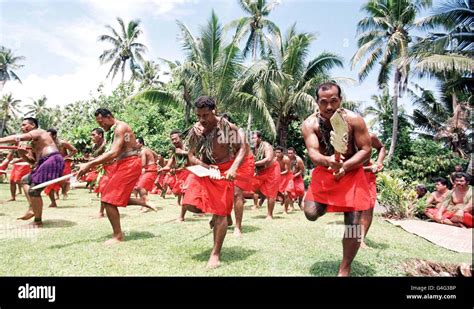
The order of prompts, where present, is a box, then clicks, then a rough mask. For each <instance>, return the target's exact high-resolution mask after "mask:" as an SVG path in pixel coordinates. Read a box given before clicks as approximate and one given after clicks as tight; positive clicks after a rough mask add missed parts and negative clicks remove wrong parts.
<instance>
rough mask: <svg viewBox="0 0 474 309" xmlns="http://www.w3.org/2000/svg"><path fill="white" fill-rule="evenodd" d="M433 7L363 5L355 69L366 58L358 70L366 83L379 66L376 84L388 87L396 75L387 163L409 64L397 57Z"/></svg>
mask: <svg viewBox="0 0 474 309" xmlns="http://www.w3.org/2000/svg"><path fill="white" fill-rule="evenodd" d="M430 6H431V0H369V1H368V2H367V3H365V4H364V5H363V6H362V9H363V11H365V13H366V14H367V15H368V16H367V17H365V18H363V19H362V20H360V21H359V23H358V25H357V33H358V42H357V44H358V46H359V49H358V50H357V52H356V53H355V54H354V56H353V57H352V59H351V61H352V68H354V67H355V66H356V65H357V64H358V63H360V62H361V61H362V59H363V58H366V59H365V61H364V63H363V64H362V66H361V68H360V70H359V74H358V75H359V80H360V81H363V80H364V79H365V78H366V77H367V75H368V74H369V73H370V71H372V69H373V68H374V65H375V64H379V65H380V69H379V72H378V80H377V83H378V85H379V87H380V88H383V87H384V86H386V85H387V83H388V81H389V79H390V75H391V74H393V96H392V106H393V107H392V110H393V125H392V128H393V132H392V138H391V143H390V150H389V153H388V156H387V160H390V159H391V158H392V157H393V154H394V152H395V147H396V143H397V132H398V130H397V128H398V98H399V97H400V96H401V95H402V93H403V91H404V90H405V89H406V86H407V81H408V73H409V69H410V66H409V63H397V62H396V60H397V59H398V58H405V57H407V56H408V49H409V44H410V42H411V41H412V40H413V38H414V35H413V34H412V33H411V31H412V30H413V29H414V28H416V26H417V24H416V21H415V19H416V17H417V15H418V14H419V13H420V12H421V11H422V10H423V9H426V8H428V7H430Z"/></svg>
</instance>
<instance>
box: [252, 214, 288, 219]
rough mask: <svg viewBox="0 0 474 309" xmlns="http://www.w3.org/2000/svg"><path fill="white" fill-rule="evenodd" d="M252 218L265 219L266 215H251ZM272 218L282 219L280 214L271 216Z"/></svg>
mask: <svg viewBox="0 0 474 309" xmlns="http://www.w3.org/2000/svg"><path fill="white" fill-rule="evenodd" d="M251 218H252V219H266V218H267V216H266V215H258V216H253V217H251ZM273 219H283V217H281V216H275V215H274V216H273Z"/></svg>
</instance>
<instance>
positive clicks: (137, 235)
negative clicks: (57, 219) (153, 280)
mask: <svg viewBox="0 0 474 309" xmlns="http://www.w3.org/2000/svg"><path fill="white" fill-rule="evenodd" d="M155 237H159V236H157V235H155V234H153V233H150V232H135V231H132V232H129V233H126V234H125V241H126V242H127V241H134V240H140V239H149V238H155ZM110 238H111V235H110V234H109V235H107V236H102V237H99V238H94V239H84V240H78V241H73V242H70V243H67V244H59V245H54V246H50V247H49V249H62V248H65V247H70V246H74V245H78V244H85V243H103V242H105V241H106V240H109V239H110Z"/></svg>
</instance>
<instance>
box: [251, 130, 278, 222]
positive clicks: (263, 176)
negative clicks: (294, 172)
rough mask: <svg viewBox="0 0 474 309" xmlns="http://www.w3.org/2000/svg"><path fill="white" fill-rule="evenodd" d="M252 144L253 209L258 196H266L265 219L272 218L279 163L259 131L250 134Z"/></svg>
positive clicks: (255, 206)
mask: <svg viewBox="0 0 474 309" xmlns="http://www.w3.org/2000/svg"><path fill="white" fill-rule="evenodd" d="M252 140H253V144H254V149H253V151H254V153H253V154H254V156H255V169H256V175H255V177H254V178H255V181H254V189H253V191H254V192H255V193H256V194H255V195H254V199H253V200H254V206H253V209H256V208H258V197H259V195H263V196H265V197H266V198H267V201H268V202H267V204H268V208H267V219H268V220H271V219H273V209H274V208H275V202H276V198H277V195H278V189H279V181H280V164H278V162H276V161H275V160H274V152H273V147H272V145H270V144H269V143H268V142H265V141H263V140H262V133H261V132H258V131H257V132H254V133H253V134H252Z"/></svg>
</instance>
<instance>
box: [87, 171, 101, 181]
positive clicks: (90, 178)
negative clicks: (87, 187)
mask: <svg viewBox="0 0 474 309" xmlns="http://www.w3.org/2000/svg"><path fill="white" fill-rule="evenodd" d="M97 177H99V172H98V171H97V170H94V171H92V172H89V173H87V174H86V177H85V178H84V180H85V182H94V181H96V180H97Z"/></svg>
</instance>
